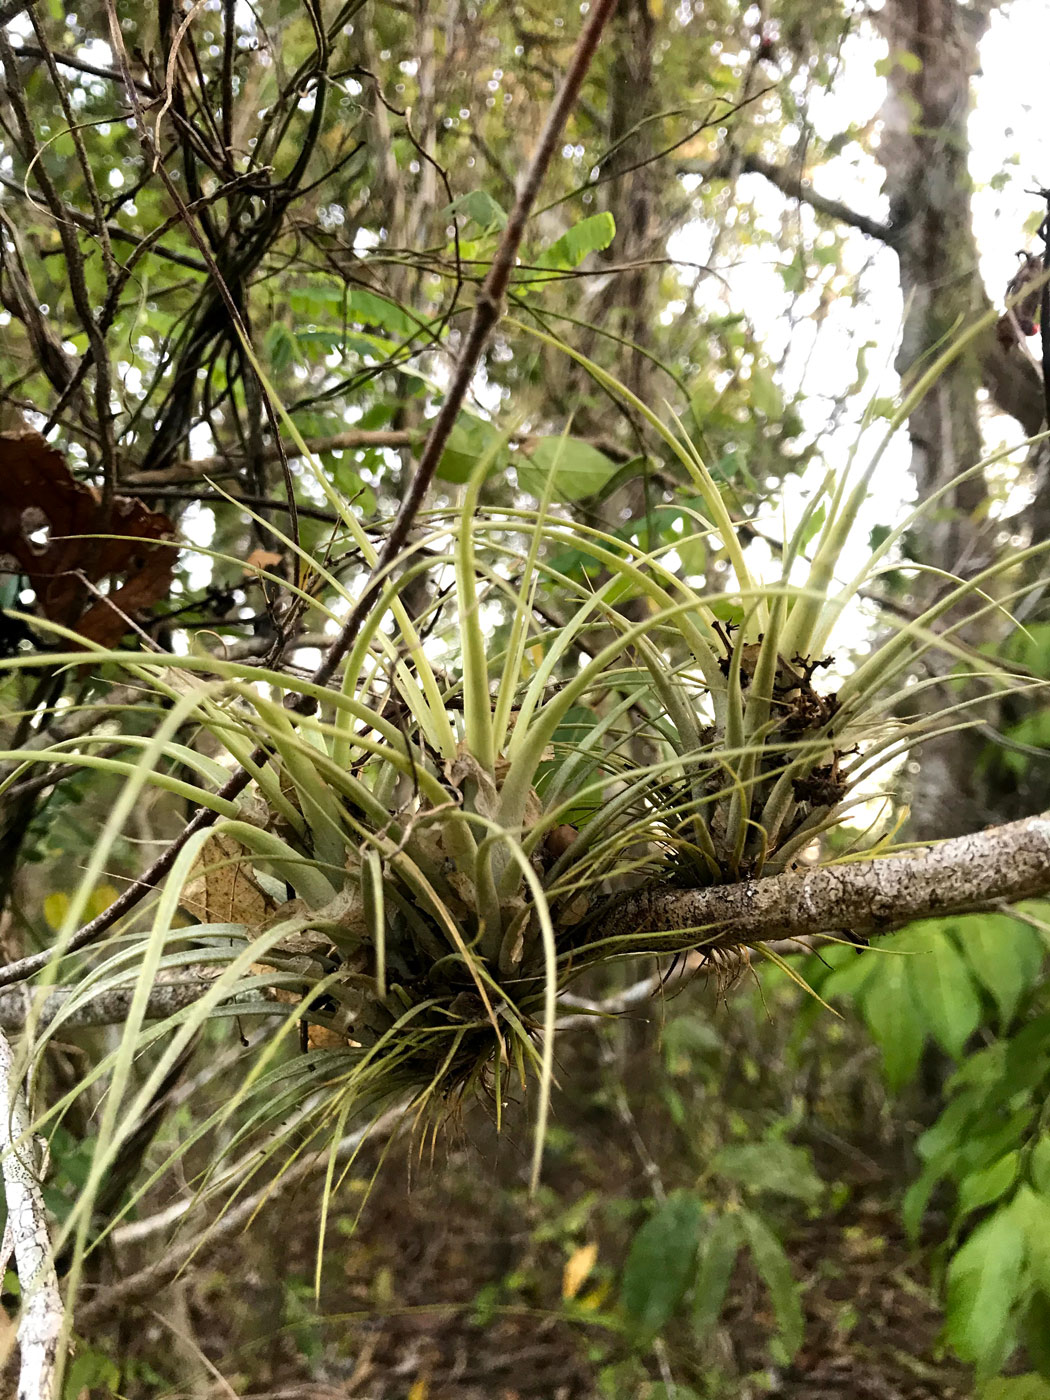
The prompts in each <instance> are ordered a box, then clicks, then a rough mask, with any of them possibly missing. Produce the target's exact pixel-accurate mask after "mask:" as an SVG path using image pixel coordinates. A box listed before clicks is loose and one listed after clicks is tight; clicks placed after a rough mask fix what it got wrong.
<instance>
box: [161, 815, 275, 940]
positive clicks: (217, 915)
mask: <svg viewBox="0 0 1050 1400" xmlns="http://www.w3.org/2000/svg"><path fill="white" fill-rule="evenodd" d="M193 871H194V875H195V876H196V878H195V879H192V880H191V882H190V883H188V884H187V886H186V889H185V890H184V891H183V894H182V898H181V901H180V902H181V904H182V906H183V908H184V909H185V910H186V911H187V912H188V913H190V914H193V915H194V916H195V917H196V918H198V919H200V921H201V923H204V924H243V925H244V926H245V927H246V928H248V929H251V930H253V931H258V930H259V929H261V928H262V927H263V925H264V924H265V923H266V921H267V919H271V918H272V915H273V912H274V910H275V909H276V907H277V905H276V901H275V900H273V899H271V898H270V896H269V895H268V894H267V893H266V891H265V890H264V889H263V888H262V886H261V885H260V884H259V883H258V881H257V880H256V878H255V876H254V874H253V873H252V868H251V861H250V858H249V856H248V853H247V851H246V850H245V848H244V847H243V846H242V845H241V844H240V842H239V841H235V840H234V839H233V837H232V836H223V835H221V834H220V835H217V836H210V837H209V838H208V840H207V841H206V842H205V843H204V846H203V848H202V850H201V853H200V856H199V858H198V860H197V863H196V865H195V866H194V868H193Z"/></svg>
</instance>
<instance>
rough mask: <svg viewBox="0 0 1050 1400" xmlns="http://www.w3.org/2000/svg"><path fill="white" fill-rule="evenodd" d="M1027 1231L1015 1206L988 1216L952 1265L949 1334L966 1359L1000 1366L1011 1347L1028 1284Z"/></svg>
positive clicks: (950, 1269) (950, 1268)
mask: <svg viewBox="0 0 1050 1400" xmlns="http://www.w3.org/2000/svg"><path fill="white" fill-rule="evenodd" d="M1024 1252H1025V1251H1024V1233H1023V1231H1022V1229H1021V1226H1020V1225H1019V1224H1018V1222H1017V1220H1015V1219H1014V1215H1013V1212H1012V1211H1009V1210H1001V1211H997V1212H996V1214H995V1215H993V1216H991V1217H990V1218H989V1219H988V1220H985V1221H983V1222H982V1223H981V1224H980V1225H978V1227H977V1229H976V1230H974V1232H973V1234H972V1235H971V1236H970V1238H969V1239H968V1240H967V1241H966V1243H965V1244H964V1245H963V1247H962V1249H960V1250H959V1252H958V1254H956V1256H955V1258H954V1259H953V1260H952V1262H951V1265H950V1267H949V1269H948V1308H947V1314H948V1320H947V1329H946V1330H947V1335H948V1341H949V1342H950V1343H951V1346H952V1348H953V1350H954V1351H955V1352H956V1354H957V1355H958V1356H959V1357H961V1358H962V1360H963V1361H971V1362H975V1363H977V1364H981V1363H982V1362H983V1363H984V1364H985V1365H986V1366H987V1365H988V1364H991V1365H993V1366H994V1365H995V1364H996V1362H997V1359H998V1358H999V1357H1001V1356H1002V1354H1003V1348H1004V1345H1005V1346H1007V1347H1008V1346H1009V1345H1010V1342H1009V1335H1010V1334H1009V1330H1008V1329H1009V1321H1010V1313H1011V1311H1012V1309H1013V1304H1014V1297H1015V1295H1016V1293H1017V1290H1018V1289H1019V1288H1021V1287H1023V1286H1024V1271H1023V1269H1022V1265H1023V1263H1024Z"/></svg>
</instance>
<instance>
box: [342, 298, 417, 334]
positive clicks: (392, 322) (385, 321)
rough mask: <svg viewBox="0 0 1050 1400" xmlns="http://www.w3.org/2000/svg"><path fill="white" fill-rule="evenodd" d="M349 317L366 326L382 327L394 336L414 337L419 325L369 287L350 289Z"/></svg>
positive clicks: (348, 301)
mask: <svg viewBox="0 0 1050 1400" xmlns="http://www.w3.org/2000/svg"><path fill="white" fill-rule="evenodd" d="M346 307H347V316H348V317H349V318H350V320H352V321H357V322H358V323H359V324H360V325H364V326H381V327H382V329H383V330H385V331H389V332H390V333H391V334H392V335H398V336H412V335H415V334H417V332H418V331H419V323H418V321H416V320H415V319H413V317H411V316H409V315H407V314H406V312H404V311H402V310H401V308H400V306H397V305H396V304H395V303H394V302H392V301H390V300H389V299H388V298H387V297H383V296H380V295H379V294H378V293H377V292H372V291H369V290H368V288H367V287H350V288H349V289H348V291H347V298H346Z"/></svg>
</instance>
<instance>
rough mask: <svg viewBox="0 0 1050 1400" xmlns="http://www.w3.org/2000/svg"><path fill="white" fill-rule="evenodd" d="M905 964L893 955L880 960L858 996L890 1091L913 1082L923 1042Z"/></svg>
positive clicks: (918, 1012) (909, 977)
mask: <svg viewBox="0 0 1050 1400" xmlns="http://www.w3.org/2000/svg"><path fill="white" fill-rule="evenodd" d="M859 961H867V959H859ZM874 961H875V960H874V959H872V962H874ZM908 961H909V959H908V958H906V957H899V956H897V955H896V954H894V953H887V954H886V955H885V956H880V957H879V959H878V966H877V967H875V969H874V971H873V973H872V975H871V977H870V978H869V979H868V980H867V981H866V982H865V984H864V987H863V990H862V993H861V1010H862V1011H863V1013H864V1019H865V1020H866V1021H867V1023H868V1027H869V1029H870V1030H871V1033H872V1035H873V1036H874V1037H875V1040H876V1043H877V1044H878V1047H879V1049H880V1050H881V1051H882V1067H883V1071H884V1073H885V1075H886V1080H887V1082H888V1084H889V1086H890V1088H891V1089H899V1088H901V1087H902V1085H904V1084H908V1083H910V1081H911V1080H912V1079H914V1078H915V1074H916V1071H917V1070H918V1068H919V1056H920V1055H921V1054H922V1047H923V1044H924V1042H925V1040H926V1032H925V1027H924V1026H923V1021H922V1016H921V1013H920V1011H919V1008H918V1007H917V1006H916V1004H915V1001H914V999H913V997H912V992H911V976H910V973H909V969H908Z"/></svg>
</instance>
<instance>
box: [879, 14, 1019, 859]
mask: <svg viewBox="0 0 1050 1400" xmlns="http://www.w3.org/2000/svg"><path fill="white" fill-rule="evenodd" d="M996 8H997V5H996V4H995V3H993V2H992V0H975V3H973V4H972V5H968V6H964V5H962V4H960V3H958V0H886V4H885V6H884V8H883V9H882V11H881V12H880V13H879V14H878V15H877V16H876V21H877V23H878V24H879V27H880V29H881V30H882V32H883V34H884V35H885V37H886V39H887V41H888V43H889V47H890V62H891V67H890V72H889V77H888V94H887V100H886V104H885V107H884V110H883V121H884V127H883V135H882V138H881V142H880V146H879V151H878V154H879V158H880V160H881V163H882V165H883V167H884V169H885V172H886V184H885V188H886V193H887V194H888V196H889V200H890V208H891V229H892V234H891V237H892V242H893V245H894V247H895V249H896V251H897V254H898V257H899V260H900V279H901V290H902V293H903V300H904V308H905V322H904V330H903V335H902V339H901V346H900V350H899V353H898V356H897V362H896V366H897V369H898V371H899V372H900V374H901V376H902V380H903V381H904V383H905V385H906V386H907V385H909V384H911V383H913V382H914V380H915V379H916V378H917V377H918V376H919V375H921V374H922V373H923V372H924V370H925V369H927V368H928V367H929V365H930V363H931V362H932V361H933V360H934V359H935V358H936V356H937V354H938V353H939V352H940V351H941V350H944V349H946V348H948V346H949V345H950V344H951V343H952V342H953V340H954V339H955V338H956V337H957V336H958V335H959V334H960V333H961V332H962V331H964V330H965V329H966V328H967V327H969V326H970V325H972V324H973V322H974V321H975V320H976V319H977V318H978V317H980V316H981V315H982V314H984V313H986V312H988V311H989V310H990V307H991V303H990V301H989V299H988V296H987V294H986V292H985V290H984V287H983V285H982V283H981V279H980V276H979V273H978V270H977V246H976V242H975V239H974V234H973V228H972V223H971V218H970V195H971V183H970V176H969V171H968V169H967V154H968V150H969V141H968V133H967V119H968V117H969V112H970V82H971V79H972V77H973V76H974V74H975V73H976V72H977V69H978V44H979V42H980V39H981V37H982V35H983V34H984V31H985V29H986V28H987V25H988V21H989V17H990V15H991V13H992V12H993V11H994V10H995V9H996ZM898 54H903V55H904V56H905V57H904V61H903V62H896V63H894V62H893V59H894V56H895V55H898ZM908 55H913V56H914V58H915V59H918V63H915V62H914V61H913V60H912V59H910V58H909V57H908ZM1018 236H1019V240H1020V231H1019V235H1018ZM982 384H983V385H984V386H985V387H987V389H988V391H989V394H990V396H991V398H992V400H993V401H994V403H995V404H996V406H998V407H1000V408H1001V409H1003V410H1004V411H1005V412H1007V413H1010V414H1012V415H1013V416H1014V417H1016V418H1017V420H1018V422H1019V423H1020V424H1021V427H1022V428H1023V430H1024V431H1025V432H1027V433H1033V432H1035V431H1037V430H1038V428H1039V425H1040V422H1041V420H1042V386H1041V381H1040V378H1039V375H1038V374H1037V372H1036V371H1035V369H1034V367H1033V366H1032V364H1031V363H1030V362H1029V361H1027V360H1026V359H1025V357H1024V355H1023V354H1022V353H1021V351H1020V350H1019V349H1017V348H1016V347H1013V348H1010V349H1004V348H1003V347H1002V346H1001V345H1000V343H999V341H998V339H997V337H996V334H995V329H994V327H993V326H990V327H989V329H988V330H987V331H986V332H985V333H984V334H983V335H982V336H980V337H979V338H978V339H976V340H974V341H973V342H972V345H971V346H970V347H969V348H968V349H967V350H966V351H964V352H963V353H962V354H961V355H959V356H957V357H956V358H955V359H954V360H953V362H952V363H951V364H950V365H949V366H948V367H947V368H945V370H944V371H943V373H942V374H941V375H940V377H939V379H938V380H937V382H936V384H935V385H934V386H933V388H932V389H931V390H930V391H929V392H928V393H927V394H926V396H925V397H924V398H923V400H922V402H921V403H919V404H918V405H917V407H916V408H915V410H914V412H913V413H912V414H911V417H910V418H909V420H908V432H909V436H910V438H911V444H912V470H913V472H914V475H915V481H916V485H917V487H918V494H919V498H920V499H926V498H928V497H929V496H931V495H932V494H933V493H935V492H936V491H938V490H939V489H940V488H941V487H943V486H945V485H946V484H947V483H949V482H951V481H952V480H954V479H955V478H956V477H957V476H958V475H959V474H960V473H961V472H964V471H966V469H967V468H969V467H972V466H973V465H974V464H975V463H976V462H978V461H980V459H981V457H982V455H983V448H982V440H981V431H980V423H979V416H978V414H979V405H978V390H979V389H980V387H981V386H982ZM987 497H988V490H987V485H986V483H985V481H984V479H983V477H982V476H981V475H980V474H977V475H974V476H972V477H971V478H969V479H968V480H967V481H963V482H959V483H958V484H957V485H956V486H955V487H954V488H953V489H952V490H951V491H950V492H949V493H948V495H947V496H946V497H944V498H942V499H941V501H940V502H938V504H937V505H936V507H935V508H934V509H932V510H931V511H930V512H928V513H927V515H926V516H925V517H924V519H923V522H922V525H921V527H920V529H919V531H918V532H917V550H916V553H917V555H918V557H919V559H920V560H921V561H922V562H924V563H928V564H931V565H934V566H936V567H938V568H941V569H947V570H949V571H950V572H952V573H954V574H956V575H958V576H961V577H964V578H965V577H972V576H973V575H974V574H976V573H977V572H978V571H979V570H980V569H981V568H982V567H984V566H986V565H987V564H989V563H990V562H991V561H992V559H993V558H994V557H995V554H996V551H997V548H999V547H1000V546H998V545H997V543H996V533H997V531H998V530H999V529H1000V528H1001V526H1000V525H999V524H998V522H994V521H990V520H989V519H988V517H987V513H986V512H985V511H984V510H983V509H982V507H983V505H984V504H985V502H986V500H987ZM915 586H916V589H917V590H919V589H922V590H924V592H923V595H922V596H920V597H917V598H916V602H919V603H921V602H924V601H926V600H928V598H929V597H930V595H931V592H933V591H934V590H938V589H940V590H943V588H944V587H945V585H943V584H937V583H931V582H925V581H923V580H922V578H921V577H920V578H917V580H916V585H915ZM991 627H993V628H994V629H995V630H994V631H993V630H990V628H989V627H985V629H984V630H983V631H981V632H976V631H975V632H973V633H971V634H970V635H969V640H970V641H971V642H973V643H988V642H991V643H998V642H1001V641H1002V640H1003V632H1004V629H1003V623H1002V619H1001V618H996V619H994V620H993V621H992V623H991ZM946 699H947V697H946V696H945V695H938V694H937V693H936V692H934V693H933V694H932V697H931V703H932V704H934V705H938V706H940V705H943V704H944V703H945V701H946ZM984 714H985V717H986V718H987V719H988V721H989V723H990V724H991V725H992V726H993V727H994V726H996V725H997V723H1001V722H1002V721H1003V719H1004V718H1005V716H1004V715H1003V714H1002V713H997V712H996V711H995V710H994V709H993V708H991V706H989V708H988V709H987V710H986V711H985V712H984ZM986 747H987V738H986V737H985V736H984V735H982V734H981V733H980V732H979V731H978V732H973V731H970V732H966V733H962V734H960V733H955V734H951V735H948V736H946V737H945V738H943V739H938V740H935V741H933V742H932V743H930V744H928V745H927V746H925V747H924V748H923V750H922V751H921V753H920V754H919V757H920V761H921V772H920V776H919V779H918V782H917V785H916V793H915V800H914V803H913V808H912V814H913V831H914V832H915V834H916V835H918V836H920V837H922V836H933V835H937V836H952V835H956V834H958V833H960V832H964V831H973V830H975V829H977V828H978V827H980V826H981V825H983V824H984V823H986V822H988V821H991V820H993V819H995V818H999V819H1004V818H1009V817H1014V816H1018V815H1020V810H1018V808H1019V806H1020V808H1022V809H1023V805H1024V804H1023V801H1021V802H1020V803H1019V802H1018V800H1017V794H1016V791H1015V790H1014V789H1013V785H1004V783H1003V782H1002V776H1003V775H1002V772H1001V771H1000V772H999V773H998V774H997V773H996V765H995V764H994V763H993V764H989V763H987V762H985V763H980V762H979V761H978V759H979V757H980V756H981V755H982V751H984V750H986ZM997 778H998V780H997Z"/></svg>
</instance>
